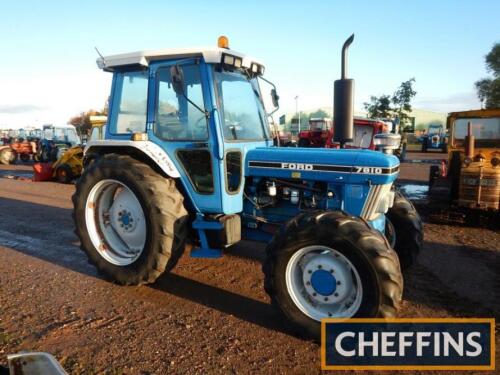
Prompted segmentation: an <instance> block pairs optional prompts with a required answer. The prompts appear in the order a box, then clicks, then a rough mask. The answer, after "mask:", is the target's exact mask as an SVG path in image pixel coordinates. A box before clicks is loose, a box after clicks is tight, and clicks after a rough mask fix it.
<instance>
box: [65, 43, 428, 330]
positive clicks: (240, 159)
mask: <svg viewBox="0 0 500 375" xmlns="http://www.w3.org/2000/svg"><path fill="white" fill-rule="evenodd" d="M353 37H354V36H352V37H351V38H349V39H348V40H347V41H346V43H345V44H344V48H343V53H342V55H343V64H342V79H340V80H338V81H336V83H335V108H336V109H337V110H336V112H335V123H336V124H337V132H336V141H338V142H340V144H341V146H342V147H343V146H344V145H345V143H346V142H350V141H351V140H352V138H353V135H352V132H353V131H352V126H353V125H352V124H353V118H352V100H353V80H351V79H348V78H346V67H345V63H344V62H345V56H346V53H347V47H348V46H349V45H350V43H351V42H352V40H353ZM98 65H99V67H100V68H102V69H103V70H105V71H108V72H112V73H113V75H114V78H113V87H112V91H111V92H112V95H111V97H110V113H109V121H108V124H107V128H106V132H105V137H104V139H103V140H97V141H90V142H89V143H88V144H87V147H86V149H85V159H84V160H85V168H84V172H83V174H82V176H81V178H80V179H79V180H78V183H77V187H76V192H75V194H74V196H73V203H74V216H73V217H74V219H75V226H76V233H77V235H78V237H79V239H80V242H81V248H82V250H83V251H84V252H85V253H86V254H87V256H88V258H89V260H90V262H92V263H93V264H94V265H95V266H96V267H97V268H98V269H99V271H100V272H102V273H104V274H106V275H107V276H108V277H110V278H112V279H113V280H115V281H116V282H118V283H120V284H126V285H137V284H144V283H151V282H154V281H155V280H156V279H157V277H158V276H159V275H160V274H161V273H162V272H164V271H170V270H171V269H172V268H173V267H174V266H175V264H176V263H177V261H178V259H179V257H180V256H181V254H182V253H183V251H184V248H185V245H186V243H191V244H192V245H193V247H192V250H191V256H193V257H209V258H218V257H221V256H222V253H223V249H224V248H226V247H227V246H231V245H233V244H235V243H237V242H238V241H240V240H241V239H252V240H257V241H263V242H265V243H268V245H267V248H266V253H267V255H266V260H265V262H264V265H263V271H264V274H265V285H264V287H265V289H266V291H267V293H268V294H269V295H270V296H271V299H272V301H273V303H274V304H275V305H276V306H278V307H279V309H280V310H281V312H282V313H283V314H284V315H285V317H286V318H287V319H288V321H289V322H291V323H292V324H293V325H294V327H295V328H297V329H298V330H300V332H302V333H303V334H304V335H306V336H310V337H314V338H316V339H318V338H319V331H320V320H321V319H323V318H327V317H338V318H349V317H376V316H378V317H390V316H395V315H396V313H397V309H398V307H399V305H400V302H401V296H402V286H403V284H402V273H401V268H400V262H399V260H401V262H402V263H406V265H409V264H411V262H412V261H413V260H414V259H415V256H416V255H417V253H418V251H419V250H420V247H421V245H422V226H421V222H420V218H419V217H418V214H417V213H416V211H415V210H414V208H413V206H411V204H410V203H409V202H408V201H407V200H406V199H405V198H404V197H402V196H401V195H399V194H395V193H394V191H393V190H392V184H393V182H394V180H395V179H396V177H397V175H398V170H399V161H398V159H397V158H395V157H394V156H391V155H386V154H384V153H381V152H374V151H370V150H346V149H339V150H326V149H304V148H287V147H274V146H273V145H272V140H271V137H270V135H269V127H268V124H267V114H266V113H265V111H264V105H263V101H262V97H261V94H260V89H259V80H260V79H261V78H260V77H262V75H263V74H264V66H263V65H262V63H260V62H259V61H258V60H255V59H253V58H250V57H249V56H246V55H244V54H241V53H238V52H236V51H233V50H230V49H229V47H228V42H227V38H225V37H221V38H219V47H218V48H206V49H176V50H162V51H156V52H137V53H131V54H125V55H116V56H109V57H105V58H100V59H98ZM131 93H133V95H131ZM272 96H273V99H274V100H273V101H276V97H277V95H276V92H275V91H274V93H272ZM87 155H92V156H93V158H91V159H90V160H89V161H88V164H87ZM391 207H393V208H396V209H395V210H394V211H393V213H394V214H393V215H392V217H391V220H390V221H389V220H386V213H387V212H388V210H389V208H391ZM388 223H392V224H388ZM387 228H393V229H395V230H393V231H390V230H389V232H388V231H387ZM385 233H387V234H388V238H386V237H385V236H384V234H385ZM390 244H392V245H393V246H394V248H395V249H396V251H394V249H393V248H392V247H391V245H390ZM398 255H399V259H398Z"/></svg>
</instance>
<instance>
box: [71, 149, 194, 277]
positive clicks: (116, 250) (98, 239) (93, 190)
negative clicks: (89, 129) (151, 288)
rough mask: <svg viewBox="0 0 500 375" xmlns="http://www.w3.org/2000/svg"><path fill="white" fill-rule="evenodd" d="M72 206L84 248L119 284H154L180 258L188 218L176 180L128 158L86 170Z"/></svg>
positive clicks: (106, 159)
mask: <svg viewBox="0 0 500 375" xmlns="http://www.w3.org/2000/svg"><path fill="white" fill-rule="evenodd" d="M73 205H74V211H73V216H74V220H75V225H76V233H77V235H78V237H79V238H80V241H81V248H82V250H83V251H84V252H85V253H86V254H87V256H88V258H89V261H90V262H91V263H92V264H94V265H95V266H96V267H97V268H98V270H99V271H100V272H102V273H103V274H104V275H106V276H108V277H110V278H111V279H112V280H114V281H116V282H118V283H120V284H125V285H139V284H145V283H152V282H154V281H155V280H156V279H157V278H158V276H160V275H161V274H162V273H163V272H164V271H168V270H170V269H172V268H173V267H174V266H175V264H176V263H177V261H178V259H179V257H180V256H181V255H182V252H183V250H184V246H185V241H186V237H187V229H188V228H187V219H188V215H187V212H186V210H185V208H184V205H183V196H182V195H181V193H180V192H179V191H178V190H177V188H176V186H175V181H174V180H172V179H169V178H166V177H163V176H161V175H160V174H158V173H156V172H155V171H154V170H153V169H152V168H151V167H149V166H148V165H146V164H144V163H141V162H139V161H137V160H135V159H133V158H131V157H129V156H125V155H115V154H110V155H105V156H103V157H101V158H99V160H97V161H96V162H95V163H93V164H92V165H91V166H90V167H89V168H87V169H86V170H85V171H84V173H83V175H82V176H81V178H80V179H79V181H78V184H77V189H76V192H75V194H74V195H73Z"/></svg>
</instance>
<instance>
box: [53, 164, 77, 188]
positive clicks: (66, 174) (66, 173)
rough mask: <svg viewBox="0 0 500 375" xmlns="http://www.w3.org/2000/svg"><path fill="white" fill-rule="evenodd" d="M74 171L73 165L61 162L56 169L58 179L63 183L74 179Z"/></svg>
mask: <svg viewBox="0 0 500 375" xmlns="http://www.w3.org/2000/svg"><path fill="white" fill-rule="evenodd" d="M73 178H74V176H73V171H72V170H71V166H70V165H68V164H61V165H60V166H59V167H57V169H56V180H57V182H60V183H61V184H69V183H70V182H71V181H73Z"/></svg>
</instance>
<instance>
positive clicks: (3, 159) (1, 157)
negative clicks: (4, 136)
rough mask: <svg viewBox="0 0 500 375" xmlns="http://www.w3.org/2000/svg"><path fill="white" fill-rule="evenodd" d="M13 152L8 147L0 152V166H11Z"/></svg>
mask: <svg viewBox="0 0 500 375" xmlns="http://www.w3.org/2000/svg"><path fill="white" fill-rule="evenodd" d="M14 152H15V151H14V150H12V149H11V148H10V147H5V148H3V149H1V150H0V164H11V163H12V159H13V155H14Z"/></svg>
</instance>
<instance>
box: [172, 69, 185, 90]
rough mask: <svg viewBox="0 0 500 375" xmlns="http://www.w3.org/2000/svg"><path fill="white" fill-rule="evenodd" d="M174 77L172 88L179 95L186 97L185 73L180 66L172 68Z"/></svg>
mask: <svg viewBox="0 0 500 375" xmlns="http://www.w3.org/2000/svg"><path fill="white" fill-rule="evenodd" d="M170 76H171V77H172V87H173V88H174V91H175V93H176V94H177V95H184V73H183V72H182V68H181V67H180V66H179V65H173V66H172V67H171V68H170Z"/></svg>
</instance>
